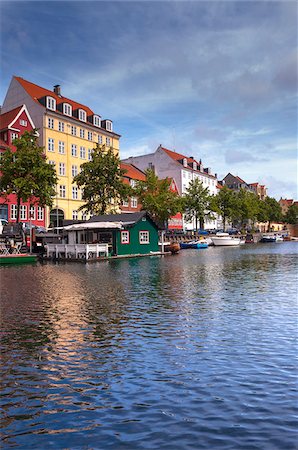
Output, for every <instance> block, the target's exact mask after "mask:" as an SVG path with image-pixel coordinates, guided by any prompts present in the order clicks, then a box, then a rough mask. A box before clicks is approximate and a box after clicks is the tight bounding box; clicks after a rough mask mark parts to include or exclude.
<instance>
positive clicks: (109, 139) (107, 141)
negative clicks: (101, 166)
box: [106, 137, 111, 145]
mask: <svg viewBox="0 0 298 450" xmlns="http://www.w3.org/2000/svg"><path fill="white" fill-rule="evenodd" d="M106 144H107V145H111V138H109V137H107V138H106Z"/></svg>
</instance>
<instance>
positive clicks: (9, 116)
mask: <svg viewBox="0 0 298 450" xmlns="http://www.w3.org/2000/svg"><path fill="white" fill-rule="evenodd" d="M22 107H23V105H20V106H18V107H17V108H14V109H12V110H11V111H7V112H6V113H3V114H1V115H0V129H1V130H4V129H6V128H8V126H9V125H10V124H11V122H12V121H13V120H14V119H15V118H16V116H17V115H18V113H19V112H20V111H21V109H22Z"/></svg>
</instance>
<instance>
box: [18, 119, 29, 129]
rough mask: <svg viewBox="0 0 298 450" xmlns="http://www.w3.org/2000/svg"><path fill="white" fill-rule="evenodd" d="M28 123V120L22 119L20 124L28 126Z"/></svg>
mask: <svg viewBox="0 0 298 450" xmlns="http://www.w3.org/2000/svg"><path fill="white" fill-rule="evenodd" d="M27 124H28V122H27V120H20V125H22V127H26V126H27Z"/></svg>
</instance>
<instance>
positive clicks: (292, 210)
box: [283, 204, 298, 225]
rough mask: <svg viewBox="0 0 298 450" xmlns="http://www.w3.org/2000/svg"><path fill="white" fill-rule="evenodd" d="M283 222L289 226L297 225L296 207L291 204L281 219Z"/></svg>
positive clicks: (297, 207) (297, 213)
mask: <svg viewBox="0 0 298 450" xmlns="http://www.w3.org/2000/svg"><path fill="white" fill-rule="evenodd" d="M283 221H284V222H285V223H289V224H291V225H296V224H297V223H298V205H295V204H293V205H291V206H289V208H288V211H287V212H286V214H285V215H284V217H283Z"/></svg>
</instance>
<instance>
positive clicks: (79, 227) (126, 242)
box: [64, 211, 159, 256]
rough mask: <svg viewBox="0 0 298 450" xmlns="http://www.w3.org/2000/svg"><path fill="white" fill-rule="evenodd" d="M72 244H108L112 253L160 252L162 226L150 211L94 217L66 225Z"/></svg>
mask: <svg viewBox="0 0 298 450" xmlns="http://www.w3.org/2000/svg"><path fill="white" fill-rule="evenodd" d="M65 232H66V235H67V242H68V244H94V243H100V244H101V243H102V244H108V247H109V256H137V255H147V254H148V255H149V254H152V253H157V252H158V251H159V247H158V225H157V224H156V223H155V222H154V221H153V220H152V218H151V217H150V216H149V214H148V213H147V212H146V211H141V212H136V213H122V214H107V215H101V216H93V217H92V218H91V219H90V220H88V221H86V222H81V223H72V224H70V225H68V226H65V227H64V233H65Z"/></svg>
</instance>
